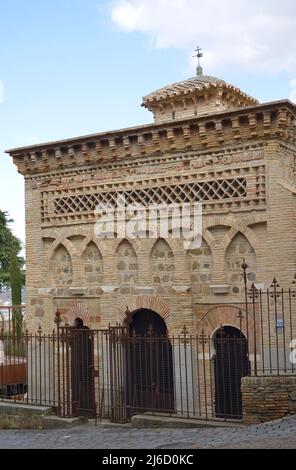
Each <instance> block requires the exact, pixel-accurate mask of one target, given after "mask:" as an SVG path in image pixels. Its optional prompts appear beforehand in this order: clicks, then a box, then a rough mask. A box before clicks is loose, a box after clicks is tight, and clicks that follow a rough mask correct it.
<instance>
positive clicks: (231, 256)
mask: <svg viewBox="0 0 296 470" xmlns="http://www.w3.org/2000/svg"><path fill="white" fill-rule="evenodd" d="M243 259H245V260H246V262H247V265H248V273H249V274H248V277H249V281H251V282H254V281H255V280H256V269H257V268H256V255H255V252H254V249H253V247H252V245H251V244H250V243H249V241H248V240H247V239H246V237H245V236H244V235H243V234H242V233H238V234H237V235H236V236H235V237H234V239H233V240H232V242H231V243H230V245H229V247H228V249H227V252H226V260H225V265H226V272H227V280H228V283H229V285H230V286H231V290H230V292H231V293H232V294H239V293H240V292H241V291H242V290H243V289H244V286H243V282H242V279H241V264H242V260H243Z"/></svg>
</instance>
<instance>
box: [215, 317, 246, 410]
mask: <svg viewBox="0 0 296 470" xmlns="http://www.w3.org/2000/svg"><path fill="white" fill-rule="evenodd" d="M214 347H215V351H216V355H215V359H214V373H215V414H216V417H217V418H242V394H241V378H242V377H245V376H246V375H248V372H249V360H248V342H247V339H246V337H245V336H244V334H243V333H242V332H241V331H240V330H239V329H237V328H235V327H232V326H223V327H221V328H220V329H219V330H218V331H217V333H216V334H215V337H214Z"/></svg>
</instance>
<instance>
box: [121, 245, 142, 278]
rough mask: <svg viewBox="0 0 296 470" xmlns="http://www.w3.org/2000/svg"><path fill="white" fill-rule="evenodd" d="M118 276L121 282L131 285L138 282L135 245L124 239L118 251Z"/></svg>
mask: <svg viewBox="0 0 296 470" xmlns="http://www.w3.org/2000/svg"><path fill="white" fill-rule="evenodd" d="M116 266H117V278H118V281H119V282H120V284H121V285H122V284H125V285H130V284H136V283H137V282H138V259H137V255H136V252H135V250H134V248H133V246H132V245H131V244H130V243H129V242H128V241H127V240H124V241H123V242H121V243H120V245H119V246H118V248H117V251H116Z"/></svg>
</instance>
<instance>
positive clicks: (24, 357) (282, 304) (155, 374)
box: [0, 267, 296, 422]
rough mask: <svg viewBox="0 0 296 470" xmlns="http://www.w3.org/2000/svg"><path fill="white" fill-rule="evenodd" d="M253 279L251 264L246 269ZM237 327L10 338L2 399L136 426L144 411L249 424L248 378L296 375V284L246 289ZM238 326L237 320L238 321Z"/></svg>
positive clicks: (12, 334) (6, 335)
mask: <svg viewBox="0 0 296 470" xmlns="http://www.w3.org/2000/svg"><path fill="white" fill-rule="evenodd" d="M244 274H245V277H246V267H245V268H244ZM245 288H246V290H245V302H242V303H241V307H242V308H241V310H239V311H238V310H235V312H236V313H235V316H236V318H235V319H234V320H235V321H233V325H236V326H229V325H223V324H222V325H221V326H220V328H218V330H216V331H214V332H210V334H208V332H206V331H205V330H203V329H201V331H199V330H198V331H197V333H198V334H196V335H194V334H189V332H188V331H187V330H186V328H185V327H184V329H183V331H182V332H180V334H177V335H168V334H159V332H157V331H156V330H153V328H152V327H151V328H150V327H149V328H148V329H146V330H145V331H135V330H132V329H131V328H130V326H128V324H127V325H126V326H120V325H116V326H114V327H111V326H110V327H109V328H107V329H98V330H90V329H88V328H86V327H83V328H73V327H69V326H61V315H60V312H59V311H58V312H57V314H56V324H57V328H56V330H54V331H53V332H52V333H51V334H44V333H43V332H42V330H41V328H39V330H38V332H36V333H35V334H31V333H28V332H25V333H22V334H21V335H19V334H17V332H16V331H15V330H13V329H9V328H8V330H5V329H3V328H2V330H1V334H0V399H2V400H6V399H8V400H22V401H23V402H24V403H34V404H40V405H49V406H53V407H54V408H55V409H56V410H57V413H58V414H59V415H60V416H62V417H71V416H80V415H84V416H87V417H96V418H97V417H98V418H107V419H111V420H112V421H115V422H126V421H129V420H130V419H131V417H132V416H133V415H134V414H135V413H143V412H150V413H165V414H169V415H175V416H180V417H182V416H183V417H195V418H202V419H224V420H228V419H241V418H242V416H243V408H242V406H243V405H242V395H241V378H242V377H245V376H261V375H277V376H278V375H294V374H295V372H296V364H295V362H294V361H293V358H294V356H295V354H292V352H293V348H296V284H295V282H294V284H292V286H291V288H288V289H282V288H281V287H280V286H279V284H278V283H277V281H276V279H274V280H273V282H272V284H271V285H270V287H269V288H268V289H266V290H264V291H263V290H258V289H257V288H256V286H255V285H254V284H252V285H251V286H247V283H245ZM231 323H232V322H231Z"/></svg>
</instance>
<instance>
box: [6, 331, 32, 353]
mask: <svg viewBox="0 0 296 470" xmlns="http://www.w3.org/2000/svg"><path fill="white" fill-rule="evenodd" d="M0 340H1V341H3V346H4V353H5V356H8V357H20V358H21V357H26V356H27V354H28V347H27V343H26V340H25V339H24V337H23V336H21V337H18V336H15V335H13V334H11V333H9V332H6V333H4V336H3V335H1V337H0Z"/></svg>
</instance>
